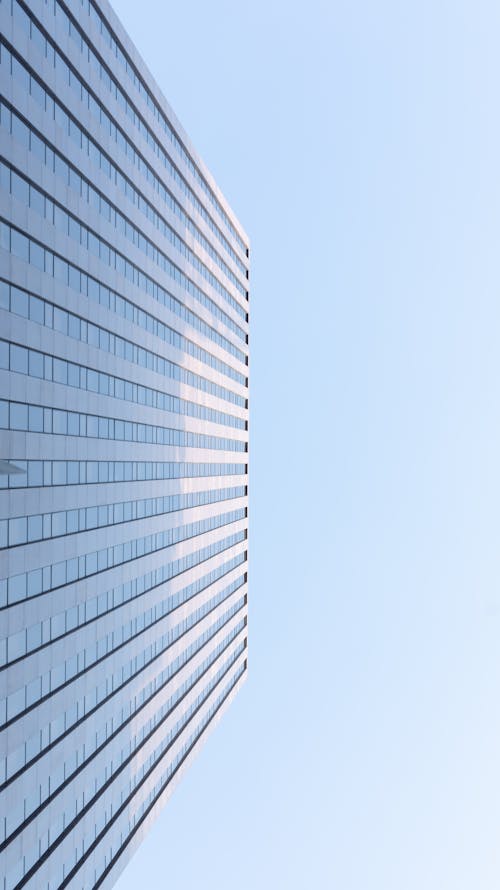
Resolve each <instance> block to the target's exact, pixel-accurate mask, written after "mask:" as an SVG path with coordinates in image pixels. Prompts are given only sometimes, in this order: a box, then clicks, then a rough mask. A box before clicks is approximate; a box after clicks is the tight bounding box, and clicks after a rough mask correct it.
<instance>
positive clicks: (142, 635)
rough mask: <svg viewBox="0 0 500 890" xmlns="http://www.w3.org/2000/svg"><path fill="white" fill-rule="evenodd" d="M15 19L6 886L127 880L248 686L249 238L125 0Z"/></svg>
mask: <svg viewBox="0 0 500 890" xmlns="http://www.w3.org/2000/svg"><path fill="white" fill-rule="evenodd" d="M0 24H1V34H0V84H1V94H2V95H1V102H0V178H1V182H0V186H1V205H0V217H1V224H0V238H1V240H0V637H1V640H0V890H14V888H21V887H27V888H33V890H35V888H36V890H55V888H62V887H70V888H91V887H101V886H102V887H110V886H111V885H112V884H113V883H114V881H115V880H116V877H117V876H118V874H119V873H120V871H121V869H122V868H123V866H124V865H125V864H126V862H127V860H128V859H129V858H130V855H131V854H132V852H133V850H134V848H135V847H136V846H137V844H138V843H139V842H140V840H141V839H142V837H143V835H144V833H145V831H146V830H147V828H148V826H149V825H150V823H151V821H152V820H153V819H154V818H155V816H156V815H157V814H158V811H159V809H160V808H161V806H162V805H163V804H164V802H165V801H166V799H167V798H168V796H169V793H170V792H171V790H172V788H173V786H174V785H175V783H176V781H177V780H178V778H179V777H180V776H181V775H182V772H183V770H184V769H185V768H186V766H187V765H188V764H189V762H190V759H191V758H192V756H193V755H194V754H195V753H196V751H197V749H198V748H199V746H200V745H201V743H202V742H203V739H204V738H205V736H206V734H207V733H208V731H209V730H210V729H211V728H212V727H213V726H214V724H215V723H216V722H217V720H218V719H219V717H220V715H221V714H222V713H223V711H224V709H225V708H226V707H227V705H228V703H229V702H230V701H231V700H232V698H233V697H234V695H235V693H236V692H237V690H238V688H239V686H240V685H241V683H242V681H243V680H244V679H245V676H246V664H247V662H246V658H247V652H246V635H247V628H246V622H247V478H248V477H247V460H248V453H247V452H248V448H247V443H248V401H247V399H248V264H249V259H248V256H249V252H248V240H247V237H246V235H245V233H244V231H243V230H242V228H241V226H240V224H239V223H238V221H237V219H236V218H235V216H234V214H233V213H232V211H231V209H230V208H229V206H228V205H227V203H226V201H225V199H224V198H223V196H222V194H221V192H220V191H219V189H218V187H217V186H216V184H215V182H214V180H213V178H212V177H211V175H210V174H209V173H208V171H207V170H206V168H205V166H204V165H203V163H202V161H201V160H200V158H199V157H198V155H197V154H196V152H195V151H194V150H193V147H192V146H191V144H190V142H189V140H188V138H187V136H186V134H185V133H184V131H183V129H182V127H181V126H180V124H179V123H178V121H177V119H176V117H175V116H174V114H173V113H172V110H171V108H170V107H169V105H168V103H167V102H166V101H165V99H164V97H163V95H162V93H161V92H160V90H159V88H158V86H157V84H156V83H155V82H154V80H153V78H152V77H151V75H150V74H149V72H148V70H147V68H146V67H145V65H144V63H143V62H142V60H141V58H140V57H139V55H138V53H137V51H136V50H135V48H134V46H133V44H132V43H131V41H130V39H129V38H128V37H127V34H126V33H125V32H124V29H123V27H122V26H121V25H120V22H119V21H118V19H117V17H116V15H115V14H114V13H113V10H112V8H111V7H110V5H109V3H108V2H107V0H99V2H97V0H30V2H29V3H28V2H23V0H0Z"/></svg>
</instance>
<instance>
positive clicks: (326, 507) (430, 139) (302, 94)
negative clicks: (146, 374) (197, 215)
mask: <svg viewBox="0 0 500 890" xmlns="http://www.w3.org/2000/svg"><path fill="white" fill-rule="evenodd" d="M113 5H114V7H115V9H116V11H117V13H118V14H119V15H120V17H121V19H122V21H123V23H124V25H125V27H126V28H127V30H128V31H129V33H130V35H131V37H132V39H133V40H134V42H135V43H136V45H137V46H138V48H139V50H140V51H141V53H142V55H143V56H144V58H145V60H146V61H147V63H148V64H149V67H150V68H151V70H152V72H153V74H154V75H155V77H156V79H157V80H158V82H159V83H160V85H161V87H162V88H163V90H164V92H165V94H166V96H167V98H168V99H169V101H170V102H171V104H172V106H173V107H174V109H175V111H176V113H177V115H178V116H179V118H180V120H181V121H182V122H183V124H184V126H185V128H186V129H187V131H188V133H189V134H190V136H191V138H192V140H193V142H194V144H195V145H196V146H197V148H198V150H199V151H200V153H201V155H202V157H203V158H204V160H205V161H206V163H207V165H208V166H209V168H210V169H211V171H212V172H213V174H214V176H215V178H216V180H217V181H218V183H219V184H220V186H221V188H222V189H223V191H224V193H225V194H226V196H227V198H228V200H229V201H230V203H231V204H232V206H233V207H234V209H235V211H236V213H237V214H238V215H239V217H240V219H241V221H242V223H243V225H244V226H245V228H246V229H247V231H248V233H249V235H250V237H251V243H252V275H251V287H252V291H251V312H252V315H251V324H252V328H251V330H252V335H251V336H252V340H251V349H252V353H251V359H252V361H251V419H252V420H251V436H252V446H251V491H252V495H251V542H250V555H251V567H250V576H249V579H250V584H251V587H250V628H249V679H248V682H247V684H246V686H245V688H244V690H243V691H242V693H241V694H240V695H239V696H238V699H237V700H236V701H235V703H234V704H233V706H232V708H231V709H230V711H229V712H228V713H227V715H226V716H225V718H224V720H223V722H222V723H221V724H220V725H219V727H218V728H217V730H216V731H215V733H213V734H212V735H211V737H210V739H209V741H208V743H207V744H206V746H205V748H204V749H203V751H202V752H201V754H200V756H199V757H198V759H197V761H196V763H195V764H194V765H193V767H192V768H191V770H190V771H189V774H188V775H186V777H185V778H184V780H183V782H182V784H181V785H180V786H179V788H178V789H177V790H176V792H175V794H174V796H173V797H172V799H171V801H170V802H169V804H168V805H167V807H166V809H165V810H164V812H163V815H162V816H161V817H160V819H159V821H158V822H157V823H156V826H155V828H154V829H153V830H152V831H151V833H150V835H149V836H148V838H147V839H146V841H145V842H144V844H143V846H142V847H141V849H140V851H139V852H138V853H137V854H136V856H135V857H134V859H133V861H132V862H131V864H130V865H129V867H128V869H127V871H126V872H125V874H124V876H123V877H122V878H121V879H120V881H119V882H118V884H117V890H132V888H134V890H136V888H137V887H138V886H142V887H145V888H148V890H156V888H158V890H160V888H161V890H163V888H170V890H184V888H188V890H191V888H203V890H233V888H234V887H235V886H237V887H238V888H239V890H258V888H262V890H271V888H272V890H309V888H314V890H471V888H474V890H498V887H499V886H500V844H499V833H500V745H499V742H500V695H499V692H500V647H499V637H500V586H499V579H500V571H499V569H500V565H499V561H500V558H499V531H500V472H499V454H500V419H499V418H500V413H499V375H500V351H499V327H500V308H499V306H500V304H499V281H500V276H499V258H500V251H499V234H500V225H499V223H500V177H499V163H500V161H499V159H500V125H499V113H498V84H499V82H500V54H499V50H498V47H499V44H500V6H499V4H498V3H494V2H491V3H487V2H483V0H476V2H474V3H473V2H463V0H462V2H461V0H453V2H451V0H438V2H436V0H432V2H429V0H418V2H417V0H415V2H401V0H393V2H391V0H381V2H378V3H370V2H367V0H365V2H363V0H331V2H327V0H309V2H307V3H297V2H293V0H290V2H287V3H285V2H279V0H275V2H273V0H253V2H247V3H242V2H234V0H211V2H210V3H206V2H201V0H183V2H182V3H171V2H160V0H141V2H140V3H138V2H136V0H113Z"/></svg>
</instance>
